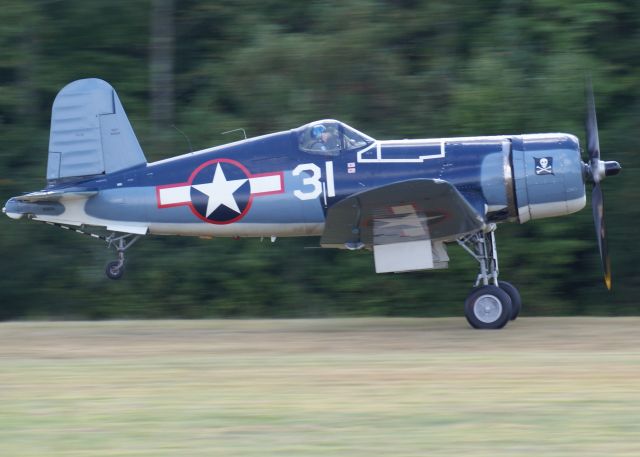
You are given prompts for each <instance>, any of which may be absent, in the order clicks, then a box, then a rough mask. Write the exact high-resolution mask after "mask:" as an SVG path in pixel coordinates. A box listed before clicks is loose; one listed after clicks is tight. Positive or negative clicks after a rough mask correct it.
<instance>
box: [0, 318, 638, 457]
mask: <svg viewBox="0 0 640 457" xmlns="http://www.w3.org/2000/svg"><path fill="white" fill-rule="evenodd" d="M212 455H214V456H217V455H224V456H260V457H264V456H320V455H322V456H349V457H355V456H372V455H380V456H393V457H399V456H433V455H438V456H440V455H443V456H454V455H455V456H459V455H464V456H465V457H471V456H521V455H532V456H540V455H543V456H545V457H548V456H604V455H606V456H638V455H640V318H625V319H622V318H609V319H606V318H554V319H550V318H540V319H534V318H529V319H526V318H525V319H519V320H518V321H516V322H514V323H512V324H510V326H509V327H507V328H506V329H504V330H503V331H498V332H482V331H473V330H471V329H469V328H468V327H467V325H466V322H464V319H328V320H297V321H291V320H287V321H140V322H132V321H126V322H97V323H96V322H92V323H87V322H73V323H8V324H2V325H0V456H7V457H14V456H15V457H17V456H39V457H40V456H65V457H68V456H83V457H84V456H154V457H156V456H212Z"/></svg>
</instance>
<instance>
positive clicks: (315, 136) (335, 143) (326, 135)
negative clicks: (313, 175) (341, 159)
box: [309, 124, 340, 152]
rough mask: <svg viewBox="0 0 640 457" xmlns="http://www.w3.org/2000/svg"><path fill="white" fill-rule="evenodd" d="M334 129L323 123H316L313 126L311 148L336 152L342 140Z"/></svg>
mask: <svg viewBox="0 0 640 457" xmlns="http://www.w3.org/2000/svg"><path fill="white" fill-rule="evenodd" d="M334 130H335V129H329V128H327V127H326V126H324V125H323V124H318V125H314V126H313V127H312V128H311V135H310V136H311V145H310V147H309V149H311V150H314V151H327V152H334V151H337V150H338V149H340V141H339V139H338V136H337V134H336V132H335V131H334Z"/></svg>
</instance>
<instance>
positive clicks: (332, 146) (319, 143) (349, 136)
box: [296, 119, 374, 156]
mask: <svg viewBox="0 0 640 457" xmlns="http://www.w3.org/2000/svg"><path fill="white" fill-rule="evenodd" d="M296 132H297V133H298V146H299V147H300V150H301V151H303V152H306V153H308V154H318V155H325V156H338V155H340V153H341V152H345V151H352V150H356V149H361V148H363V147H365V146H368V145H369V144H371V143H373V141H374V139H373V138H371V137H369V136H367V135H365V134H364V133H361V132H358V131H357V130H356V129H354V128H352V127H349V126H348V125H347V124H344V123H342V122H340V121H336V120H334V119H323V120H321V121H316V122H311V123H310V124H306V125H303V126H302V127H299V128H297V129H296Z"/></svg>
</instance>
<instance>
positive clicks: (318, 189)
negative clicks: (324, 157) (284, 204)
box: [291, 162, 336, 200]
mask: <svg viewBox="0 0 640 457" xmlns="http://www.w3.org/2000/svg"><path fill="white" fill-rule="evenodd" d="M325 169H326V178H325V182H326V185H327V197H335V196H336V188H335V183H334V180H333V162H325ZM303 172H307V173H310V174H311V175H310V176H307V177H305V178H303V179H302V184H303V185H305V186H311V189H310V190H305V191H301V190H294V191H293V195H295V196H296V197H298V198H299V199H300V200H312V199H314V198H318V197H319V196H320V194H322V187H323V186H322V184H323V183H322V181H321V179H322V169H321V168H320V167H319V166H317V165H316V164H315V163H303V164H300V165H298V166H297V167H295V168H294V169H293V171H292V172H291V174H292V175H293V176H298V175H300V173H303Z"/></svg>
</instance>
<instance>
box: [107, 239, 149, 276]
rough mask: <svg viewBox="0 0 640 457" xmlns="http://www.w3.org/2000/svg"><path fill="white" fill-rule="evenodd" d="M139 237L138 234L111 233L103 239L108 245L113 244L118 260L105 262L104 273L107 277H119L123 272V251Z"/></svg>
mask: <svg viewBox="0 0 640 457" xmlns="http://www.w3.org/2000/svg"><path fill="white" fill-rule="evenodd" d="M139 239H140V235H132V234H130V233H128V234H126V235H121V236H116V235H115V233H112V234H111V235H110V236H108V237H107V238H106V239H105V241H106V242H107V244H108V247H111V246H113V247H114V248H115V250H116V251H117V253H118V260H114V261H111V262H109V263H108V264H107V268H106V269H105V273H106V275H107V278H109V279H113V280H116V279H120V278H122V275H123V274H124V251H126V250H127V249H129V248H130V247H131V246H132V245H133V243H135V242H136V241H138V240H139Z"/></svg>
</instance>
